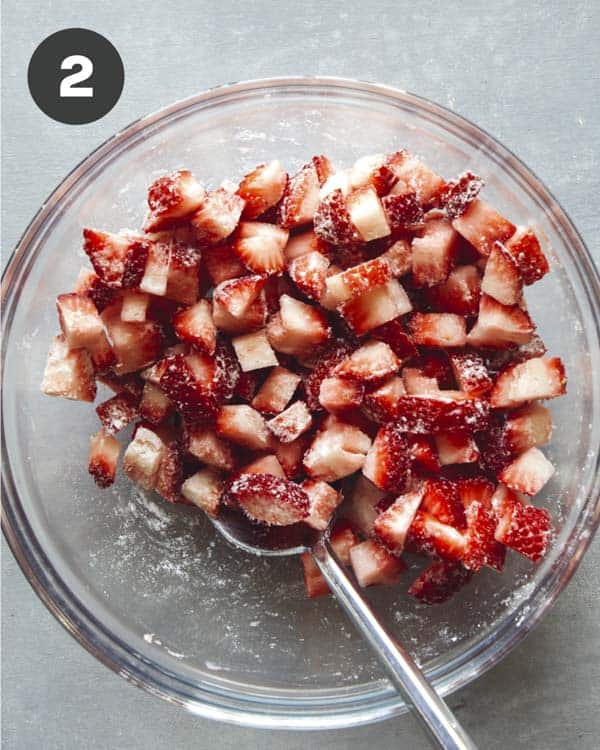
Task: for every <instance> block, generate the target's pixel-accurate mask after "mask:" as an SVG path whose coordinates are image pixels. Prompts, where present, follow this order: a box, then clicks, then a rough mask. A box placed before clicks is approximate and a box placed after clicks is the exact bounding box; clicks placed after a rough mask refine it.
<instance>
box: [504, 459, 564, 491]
mask: <svg viewBox="0 0 600 750" xmlns="http://www.w3.org/2000/svg"><path fill="white" fill-rule="evenodd" d="M554 471H555V469H554V466H553V465H552V464H551V463H550V461H548V459H547V458H546V457H545V456H544V454H543V453H542V452H541V451H540V450H538V449H537V448H529V450H526V451H524V452H523V453H521V454H520V455H519V456H517V458H516V459H515V460H514V461H513V462H512V463H510V464H508V466H506V467H505V468H504V469H503V470H502V471H501V472H500V475H499V476H498V479H500V481H501V482H504V484H505V485H506V486H507V487H510V489H511V490H515V491H516V492H523V493H524V494H525V495H536V494H537V493H538V492H539V491H540V490H541V489H542V487H543V486H544V485H545V484H546V482H547V481H548V480H549V479H550V477H551V476H552V475H553V474H554Z"/></svg>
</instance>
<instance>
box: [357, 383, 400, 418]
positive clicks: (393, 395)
mask: <svg viewBox="0 0 600 750" xmlns="http://www.w3.org/2000/svg"><path fill="white" fill-rule="evenodd" d="M405 393H406V390H405V388H404V384H403V382H402V378H401V377H399V376H397V375H395V376H393V377H391V378H390V379H389V380H386V381H385V383H383V384H382V385H380V386H379V387H377V388H375V389H374V390H372V391H370V392H369V393H366V394H365V396H364V400H363V411H364V412H365V414H366V415H367V416H368V417H369V419H372V420H373V421H374V422H377V423H378V424H385V423H386V422H392V421H393V420H394V419H395V417H396V414H397V409H398V399H399V398H400V396H403V395H404V394H405Z"/></svg>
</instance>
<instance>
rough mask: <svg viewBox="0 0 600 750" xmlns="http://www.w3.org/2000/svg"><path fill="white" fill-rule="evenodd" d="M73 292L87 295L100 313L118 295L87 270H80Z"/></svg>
mask: <svg viewBox="0 0 600 750" xmlns="http://www.w3.org/2000/svg"><path fill="white" fill-rule="evenodd" d="M73 291H74V292H75V293H76V294H87V296H88V297H89V298H90V299H91V300H92V302H93V303H94V305H96V309H97V310H98V312H102V310H104V308H105V307H108V306H109V305H111V304H112V303H113V302H114V301H115V297H116V295H117V294H118V292H117V290H116V289H113V288H112V287H110V286H108V284H106V283H105V282H104V281H102V279H101V278H100V277H99V276H98V275H97V274H95V273H94V272H93V271H92V270H90V269H87V268H82V269H81V271H80V272H79V277H78V278H77V282H76V284H75V288H74V289H73Z"/></svg>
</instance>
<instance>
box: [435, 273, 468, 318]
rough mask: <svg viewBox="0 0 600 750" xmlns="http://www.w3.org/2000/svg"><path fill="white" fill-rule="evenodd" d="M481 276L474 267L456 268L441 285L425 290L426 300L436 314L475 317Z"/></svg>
mask: <svg viewBox="0 0 600 750" xmlns="http://www.w3.org/2000/svg"><path fill="white" fill-rule="evenodd" d="M480 295H481V276H480V275H479V271H478V270H477V268H476V266H458V268H455V269H454V270H453V271H451V272H450V275H449V276H448V278H447V280H446V281H444V282H443V283H442V284H438V285H437V286H433V287H430V288H429V289H428V290H427V300H428V301H429V304H430V305H431V306H432V308H433V309H434V310H436V311H438V312H449V313H455V314H456V315H477V312H478V310H479V298H480Z"/></svg>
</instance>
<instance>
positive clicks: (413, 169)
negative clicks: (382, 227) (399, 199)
mask: <svg viewBox="0 0 600 750" xmlns="http://www.w3.org/2000/svg"><path fill="white" fill-rule="evenodd" d="M393 157H394V158H393V159H391V160H389V161H388V165H389V166H390V167H391V169H392V170H393V172H394V174H395V176H396V177H397V179H398V181H397V182H396V184H395V185H394V187H393V188H392V189H391V191H390V192H391V194H392V195H401V194H403V193H409V192H415V193H416V194H417V198H418V200H419V203H420V204H421V205H422V206H431V205H434V204H435V203H437V202H438V197H439V194H440V191H441V190H442V188H443V187H444V180H443V179H442V178H441V177H440V176H439V175H437V174H436V173H435V172H433V171H432V170H431V169H429V167H426V166H425V164H423V162H422V161H420V160H419V159H418V158H417V157H416V156H414V155H413V154H410V153H408V152H407V151H399V152H396V154H394V155H393Z"/></svg>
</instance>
